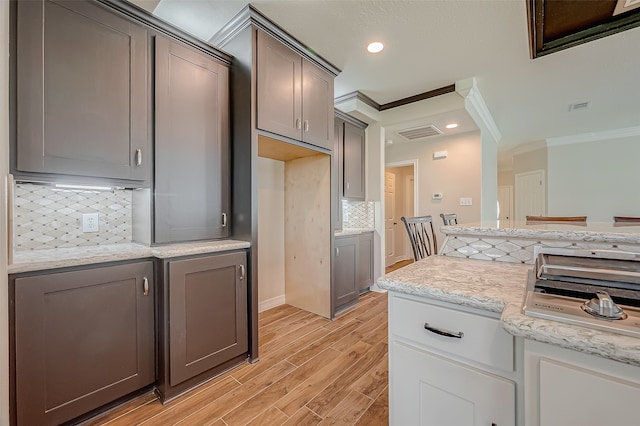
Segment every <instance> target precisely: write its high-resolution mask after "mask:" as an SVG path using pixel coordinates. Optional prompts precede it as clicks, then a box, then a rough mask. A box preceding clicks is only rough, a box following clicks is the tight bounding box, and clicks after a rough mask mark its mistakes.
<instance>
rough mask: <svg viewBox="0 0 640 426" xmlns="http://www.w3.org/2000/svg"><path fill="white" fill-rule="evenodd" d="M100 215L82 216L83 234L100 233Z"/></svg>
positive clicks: (88, 214)
mask: <svg viewBox="0 0 640 426" xmlns="http://www.w3.org/2000/svg"><path fill="white" fill-rule="evenodd" d="M98 224H99V214H98V213H84V214H83V215H82V232H98V230H99V225H98Z"/></svg>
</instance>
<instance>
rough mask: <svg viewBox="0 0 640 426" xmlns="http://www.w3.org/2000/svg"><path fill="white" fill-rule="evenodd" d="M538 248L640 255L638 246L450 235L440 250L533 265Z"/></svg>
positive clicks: (452, 253) (453, 254) (444, 253)
mask: <svg viewBox="0 0 640 426" xmlns="http://www.w3.org/2000/svg"><path fill="white" fill-rule="evenodd" d="M534 246H543V247H558V248H575V249H585V250H594V249H605V250H612V249H616V250H623V251H630V252H640V247H638V246H635V245H622V244H607V243H590V242H586V241H585V242H582V241H561V240H558V241H548V240H535V239H526V238H509V239H505V238H494V237H472V236H464V237H463V236H449V237H448V238H447V240H446V241H445V244H444V247H442V250H441V251H440V254H442V255H443V256H451V257H463V258H468V259H480V260H495V261H498V262H515V263H527V264H533V248H534Z"/></svg>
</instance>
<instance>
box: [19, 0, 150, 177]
mask: <svg viewBox="0 0 640 426" xmlns="http://www.w3.org/2000/svg"><path fill="white" fill-rule="evenodd" d="M16 43H17V63H16V66H17V72H16V96H17V101H16V104H17V105H16V108H17V123H16V142H15V145H16V146H15V169H16V170H14V172H15V173H16V174H17V175H18V176H20V174H21V172H26V173H29V172H35V173H50V174H54V175H59V174H62V175H70V176H88V177H99V178H109V179H120V180H135V181H143V180H145V179H146V178H147V170H148V163H149V162H148V160H149V159H150V158H151V157H150V155H149V146H150V142H149V134H148V126H149V121H148V108H149V106H148V105H149V93H148V80H147V77H148V70H149V68H148V53H149V52H148V45H149V42H148V35H147V30H146V29H145V28H144V27H143V26H141V25H138V24H137V23H135V22H133V21H130V20H128V19H126V18H124V17H122V16H120V15H118V14H115V13H113V12H111V11H110V10H108V9H106V8H105V7H103V6H100V5H99V4H97V3H93V2H85V1H54V0H44V1H42V0H40V1H19V2H17V42H16Z"/></svg>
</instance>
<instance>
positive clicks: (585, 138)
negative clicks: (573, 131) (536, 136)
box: [547, 126, 640, 147]
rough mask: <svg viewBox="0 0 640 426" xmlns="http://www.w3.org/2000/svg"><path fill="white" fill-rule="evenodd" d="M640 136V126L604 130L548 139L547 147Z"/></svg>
mask: <svg viewBox="0 0 640 426" xmlns="http://www.w3.org/2000/svg"><path fill="white" fill-rule="evenodd" d="M634 136H640V126H634V127H625V128H622V129H614V130H604V131H601V132H590V133H581V134H578V135H571V136H562V137H557V138H549V139H547V146H549V147H553V146H562V145H571V144H575V143H584V142H597V141H604V140H611V139H620V138H628V137H634Z"/></svg>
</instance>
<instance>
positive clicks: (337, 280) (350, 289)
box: [333, 236, 358, 309]
mask: <svg viewBox="0 0 640 426" xmlns="http://www.w3.org/2000/svg"><path fill="white" fill-rule="evenodd" d="M335 246H336V248H335V250H336V253H335V262H334V265H333V271H334V285H335V288H334V291H333V293H334V306H335V308H336V309H338V308H340V307H343V306H346V305H348V304H351V303H353V302H355V301H356V300H358V287H357V280H356V258H357V256H358V254H357V253H358V237H357V236H351V237H341V238H336V239H335Z"/></svg>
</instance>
